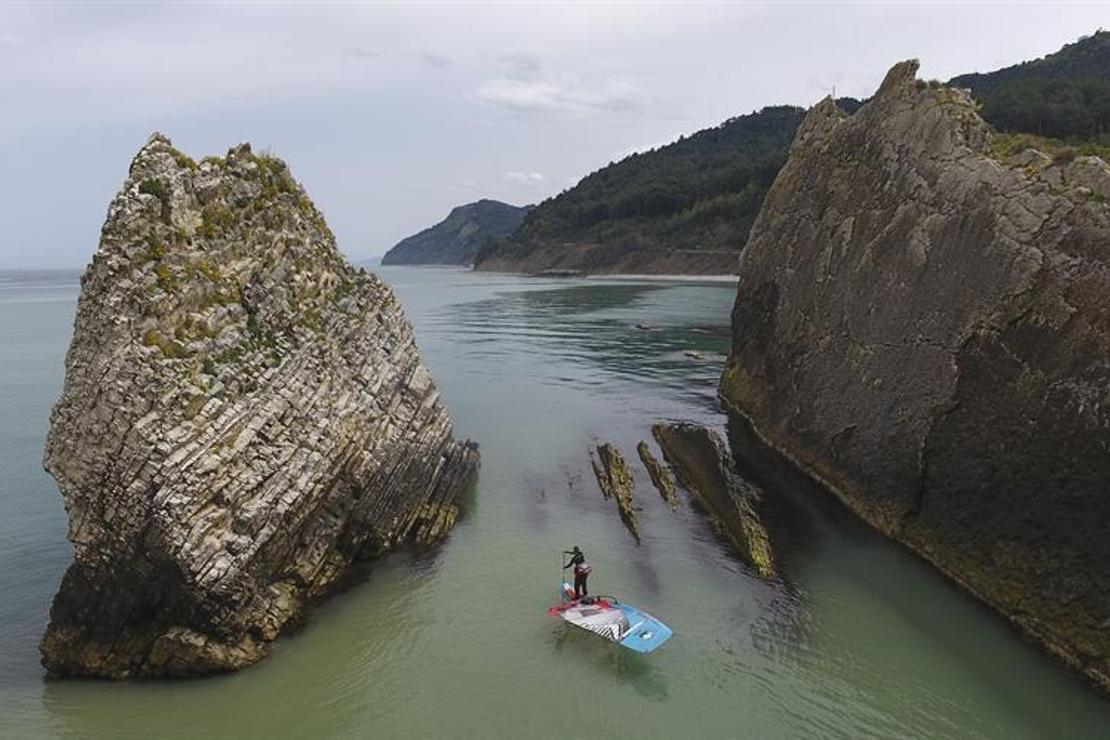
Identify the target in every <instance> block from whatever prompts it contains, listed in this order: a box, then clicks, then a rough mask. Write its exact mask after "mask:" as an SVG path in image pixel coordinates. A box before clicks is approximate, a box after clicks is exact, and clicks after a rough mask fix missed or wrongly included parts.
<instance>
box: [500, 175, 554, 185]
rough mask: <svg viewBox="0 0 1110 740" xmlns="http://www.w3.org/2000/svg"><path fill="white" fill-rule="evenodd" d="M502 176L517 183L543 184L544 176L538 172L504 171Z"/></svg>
mask: <svg viewBox="0 0 1110 740" xmlns="http://www.w3.org/2000/svg"><path fill="white" fill-rule="evenodd" d="M503 177H504V178H505V179H506V180H508V181H509V182H511V183H515V184H517V185H543V183H544V177H543V175H541V174H540V173H539V172H506V173H505V174H504V175H503Z"/></svg>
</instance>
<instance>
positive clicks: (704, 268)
mask: <svg viewBox="0 0 1110 740" xmlns="http://www.w3.org/2000/svg"><path fill="white" fill-rule="evenodd" d="M949 84H951V85H953V86H955V87H963V88H970V89H971V90H972V92H973V94H974V96H975V97H976V98H977V99H978V101H979V103H980V105H981V111H980V112H981V114H982V117H983V118H984V119H985V120H986V121H987V122H988V123H990V124H991V125H992V126H993V127H994V128H995V129H996V130H998V131H1000V132H1002V133H1003V134H1007V135H1006V136H1000V137H998V141H997V143H998V146H999V147H1000V148H1002V149H1004V150H1006V152H1010V153H1012V152H1011V150H1018V149H1024V148H1027V147H1029V146H1033V147H1035V148H1039V149H1041V150H1042V151H1048V150H1052V151H1057V152H1062V154H1061V156H1076V155H1083V154H1099V155H1102V156H1103V157H1104V158H1106V154H1107V152H1110V32H1106V31H1098V32H1096V33H1094V34H1092V35H1091V36H1087V37H1084V38H1081V39H1079V40H1078V41H1076V42H1075V43H1072V44H1068V45H1067V46H1065V47H1064V48H1062V49H1061V50H1060V51H1058V52H1056V53H1054V54H1049V55H1047V56H1045V57H1044V58H1042V59H1037V60H1034V61H1030V62H1024V63H1022V64H1017V65H1014V66H1011V67H1006V68H1005V69H1000V70H997V71H994V72H989V73H983V74H980V73H975V74H967V75H961V76H958V77H955V78H953V79H952V80H951V82H950V83H949ZM836 104H837V106H838V107H839V108H840V109H841V110H842V111H844V112H846V113H849V114H851V113H854V112H855V111H856V110H857V109H858V108H859V107H860V105H861V102H860V101H858V100H854V99H851V98H842V99H839V100H837V101H836ZM803 115H804V111H803V109H801V108H798V107H794V106H773V107H768V108H764V109H763V110H761V111H758V112H755V113H751V114H749V115H745V116H738V117H736V118H732V119H729V120H728V121H725V122H724V123H722V124H721V125H719V126H716V127H714V128H710V129H706V130H704V131H699V132H697V133H695V134H693V135H691V136H687V137H683V138H681V139H679V140H678V141H676V142H674V143H673V144H669V145H667V146H663V147H659V148H657V149H653V150H651V151H647V152H643V153H639V154H633V155H631V156H629V157H626V158H625V159H623V160H621V161H620V162H616V163H611V164H609V165H608V166H607V167H603V168H602V169H600V170H598V171H596V172H594V173H592V174H590V175H588V176H587V177H585V178H583V180H582V181H581V182H579V183H578V185H576V186H575V187H573V188H571V189H569V190H567V191H564V192H563V193H561V194H559V195H558V196H555V197H554V198H550V199H548V200H546V201H544V202H543V203H541V204H540V205H539V206H537V207H536V208H535V210H533V211H532V212H531V213H530V214H528V216H527V217H526V218H525V219H524V222H523V223H522V224H521V226H520V228H519V229H517V230H516V231H515V232H514V233H513V234H512V235H511V236H510V237H509V238H508V239H506V240H502V241H497V242H491V243H490V244H489V245H488V246H486V247H484V248H483V249H482V250H480V251H479V253H478V255H477V256H476V257H475V267H476V268H477V269H481V270H504V271H516V272H533V273H538V272H545V271H551V270H555V271H568V272H583V273H630V272H631V273H690V274H696V273H733V272H735V271H736V265H737V255H738V254H739V252H740V250H741V249H743V247H744V245H745V244H746V242H747V239H748V232H749V231H750V230H751V227H752V224H753V223H754V221H755V218H756V216H757V215H758V213H759V211H760V209H761V207H762V205H763V200H764V197H765V196H766V194H767V190H768V188H770V186H771V183H772V182H774V180H775V178H776V176H777V175H778V172H779V170H780V168H781V167H782V166H783V164H784V163H785V161H786V158H787V154H788V152H789V149H790V145H791V143H792V142H793V139H794V133H795V131H796V129H797V127H798V125H799V122H800V121H801V119H802V117H803ZM1057 140H1058V141H1057ZM1004 153H1005V152H1004Z"/></svg>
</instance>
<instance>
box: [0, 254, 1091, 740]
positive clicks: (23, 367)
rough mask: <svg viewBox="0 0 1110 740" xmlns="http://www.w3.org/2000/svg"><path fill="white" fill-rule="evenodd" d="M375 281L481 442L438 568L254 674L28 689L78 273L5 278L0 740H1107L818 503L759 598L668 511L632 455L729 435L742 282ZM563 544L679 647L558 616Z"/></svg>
mask: <svg viewBox="0 0 1110 740" xmlns="http://www.w3.org/2000/svg"><path fill="white" fill-rule="evenodd" d="M380 274H381V275H382V276H383V277H384V278H385V279H386V280H387V281H389V282H390V283H391V284H393V285H394V286H395V288H396V290H397V292H398V294H399V296H400V298H401V299H402V302H403V303H404V305H405V307H406V312H407V314H408V316H409V318H410V319H411V320H412V321H413V323H414V324H415V326H416V332H417V337H418V340H419V343H420V346H421V350H422V352H423V354H424V357H425V359H426V361H427V363H428V365H429V366H430V368H431V370H432V372H433V374H434V375H435V377H436V379H437V381H438V383H439V385H440V387H441V388H442V390H443V392H444V394H445V396H446V398H447V401H448V404H449V406H450V408H451V411H452V414H453V417H454V419H455V422H456V431H457V433H458V434H459V435H461V436H467V437H470V438H473V439H475V440H478V441H479V442H480V443H481V450H482V471H481V477H480V481H479V483H478V485H477V486H476V488H475V490H474V491H473V492H472V493H471V494H470V495H469V496H468V499H467V502H466V507H467V513H466V516H465V517H464V518H463V519H462V520H461V521H460V523H459V525H458V527H457V528H456V530H455V532H454V533H453V534H452V536H451V537H450V539H449V540H448V541H447V543H446V544H445V545H444V546H443V547H441V548H439V549H438V550H436V551H434V552H432V553H429V554H423V555H412V554H403V555H399V556H394V557H391V558H389V559H387V560H385V561H382V562H379V563H377V564H375V565H374V566H373V567H372V571H371V573H370V574H369V576H368V578H367V579H366V580H365V581H364V582H362V583H360V584H359V585H357V586H355V587H353V588H352V589H350V590H349V591H347V592H346V593H343V594H341V595H339V596H337V597H336V598H334V599H332V600H331V601H329V602H327V603H326V604H325V605H323V606H322V607H321V608H319V609H317V610H316V611H315V612H314V613H313V614H312V617H311V618H310V620H309V622H308V624H307V625H306V627H305V628H304V629H303V630H301V631H300V632H298V633H297V634H295V635H292V636H290V637H288V638H285V639H282V640H280V641H278V643H276V645H275V647H274V650H273V654H272V656H271V657H270V658H269V659H268V660H266V661H265V662H263V663H261V664H259V665H258V666H256V667H254V668H251V669H249V670H247V671H244V672H242V673H239V674H236V675H232V676H224V677H218V678H213V679H204V680H196V681H183V682H126V683H115V684H113V683H106V682H88V681H86V682H74V681H70V682H45V681H43V680H42V672H41V669H40V668H39V665H38V652H37V641H38V639H39V636H40V635H41V632H42V629H43V626H44V624H45V619H46V611H47V609H48V607H49V602H50V599H51V597H52V595H53V592H54V590H55V589H56V588H57V585H58V582H59V580H60V578H61V574H62V572H63V570H64V569H65V567H66V565H67V564H68V561H69V557H70V551H69V546H68V544H67V543H66V542H65V515H64V512H63V510H62V505H61V499H60V497H59V495H58V493H57V489H56V487H55V486H54V484H53V481H52V480H51V479H50V478H49V477H48V476H47V475H46V474H45V473H43V472H42V470H41V463H40V460H41V455H42V442H43V438H44V435H45V432H46V429H47V425H48V422H49V409H50V405H51V403H52V402H53V401H54V399H55V398H56V397H57V394H58V391H59V389H60V384H61V380H62V371H63V366H62V363H63V357H64V352H65V348H66V345H67V344H68V341H69V336H70V331H71V326H72V320H73V310H74V303H75V299H76V294H77V282H76V274H60V273H39V274H29V273H20V274H13V273H7V274H4V273H0V347H2V348H3V362H2V363H0V411H2V413H0V462H2V469H3V471H4V476H3V478H2V479H0V736H10V737H43V736H60V737H136V738H139V737H142V738H147V737H152V736H159V737H182V738H184V737H214V736H218V737H225V736H234V737H263V736H280V737H300V736H304V737H310V736H311V737H324V736H333V735H334V736H348V737H351V736H358V737H365V736H376V737H400V736H405V737H427V736H455V737H476V738H477V737H481V738H486V737H536V736H555V735H557V736H560V737H598V736H599V735H601V734H609V735H615V736H631V735H636V736H640V737H761V738H762V737H789V736H813V735H822V736H828V735H834V736H851V737H863V736H884V737H885V736H933V737H935V736H946V737H956V736H959V737H1008V738H1009V737H1062V736H1066V737H1096V736H1100V735H1102V736H1105V734H1106V729H1107V727H1110V705H1108V703H1107V702H1105V701H1104V700H1103V699H1102V697H1101V696H1100V695H1098V694H1096V693H1095V692H1094V691H1092V690H1090V689H1089V688H1088V687H1087V686H1086V685H1085V684H1084V683H1083V682H1082V681H1080V680H1079V679H1078V678H1076V677H1075V676H1073V675H1072V674H1071V673H1070V672H1068V671H1066V670H1064V669H1062V668H1060V667H1059V666H1057V665H1056V664H1055V663H1053V662H1052V661H1051V660H1049V659H1048V658H1046V657H1045V656H1043V655H1042V654H1041V653H1039V652H1038V651H1037V650H1035V649H1033V648H1031V647H1029V646H1028V645H1026V644H1025V643H1024V642H1023V641H1022V640H1021V639H1020V638H1019V637H1018V636H1017V635H1016V634H1015V633H1014V632H1013V631H1012V630H1011V629H1009V628H1008V627H1007V626H1006V625H1005V624H1004V623H1003V621H1002V620H1000V619H999V618H997V617H996V616H995V615H993V614H991V613H990V612H989V611H988V610H987V609H985V608H983V607H982V606H980V605H979V604H977V603H975V602H973V601H972V600H970V599H969V598H967V597H965V596H964V595H963V594H962V593H960V592H959V591H957V590H956V589H955V588H953V587H951V586H950V585H949V584H948V583H947V582H946V581H944V580H943V579H942V578H941V577H940V576H939V575H937V574H936V573H934V572H933V571H932V570H930V569H929V568H928V567H926V566H925V565H924V564H922V563H921V562H920V561H919V560H917V559H916V558H915V557H913V556H912V555H910V554H908V553H906V552H904V551H903V550H902V549H900V548H899V547H898V546H896V545H894V544H892V543H889V542H887V541H885V540H883V539H882V538H880V537H878V536H877V535H875V534H873V533H872V532H870V531H869V530H866V529H865V528H863V527H862V526H860V525H859V524H858V523H857V522H856V521H855V520H853V519H852V518H851V517H849V516H847V515H845V514H844V512H842V511H840V510H839V509H838V508H837V507H835V506H831V505H829V504H828V502H825V501H821V500H815V499H814V498H813V497H811V496H807V495H803V494H801V493H800V492H797V491H791V490H781V491H769V492H768V496H771V497H774V500H775V502H776V505H775V506H774V507H773V509H774V512H775V515H774V517H773V518H774V521H773V522H772V524H773V525H775V526H776V527H777V532H778V534H777V538H776V542H775V545H776V547H777V549H778V550H779V554H780V559H781V562H782V567H783V570H784V580H783V582H781V583H774V584H768V583H764V582H761V581H760V580H759V579H757V578H755V577H754V576H753V575H752V574H751V573H750V572H749V571H748V570H747V568H746V567H745V566H743V565H742V564H741V563H739V562H738V561H737V560H736V559H734V558H733V557H732V556H731V555H730V554H729V553H728V551H727V550H726V549H725V548H724V547H723V546H722V545H721V544H720V542H719V541H718V539H717V538H716V537H715V536H714V534H713V532H712V530H711V529H710V527H709V526H708V525H707V524H706V522H705V521H704V519H703V518H702V517H701V516H700V515H699V514H698V513H697V512H696V511H694V510H692V509H691V508H690V506H689V505H688V503H687V502H686V501H685V500H684V501H683V504H682V506H681V508H680V509H679V511H678V512H677V513H672V512H671V511H670V509H669V508H668V507H666V506H665V505H664V503H663V502H662V501H661V499H660V498H659V497H658V495H657V494H656V493H655V491H654V489H652V488H651V487H650V485H649V484H648V479H647V475H646V473H645V472H644V471H643V470H642V468H641V467H640V465H639V461H638V459H637V458H636V455H635V443H636V442H637V441H639V440H640V439H648V438H649V428H650V425H651V424H652V423H653V422H655V421H657V420H660V419H691V420H694V421H699V422H703V423H707V424H713V425H718V426H719V425H721V424H722V423H723V421H724V420H723V419H722V418H721V416H720V414H719V411H718V409H717V405H716V403H715V400H714V386H715V382H716V378H717V375H718V373H719V371H720V366H721V362H722V361H723V356H724V352H725V351H726V350H727V342H728V339H727V334H726V333H725V331H724V330H725V328H726V326H727V323H728V315H729V310H730V308H731V303H732V297H733V288H732V287H731V286H729V285H722V284H712V283H709V284H705V283H700V284H699V283H677V282H644V281H632V282H629V281H613V280H609V281H606V280H596V279H589V280H530V279H524V278H516V277H509V276H496V275H492V276H491V275H482V274H474V273H468V272H464V271H460V270H444V269H429V268H382V269H381V270H380ZM637 325H641V327H642V328H638V326H637ZM689 353H693V356H691V355H690V354H689ZM595 440H609V441H613V442H615V443H617V444H618V445H619V446H620V447H621V448H622V450H623V451H624V452H625V455H626V457H627V458H629V460H630V462H632V463H633V466H634V470H633V472H634V474H635V475H636V477H637V484H638V489H637V494H636V495H637V497H638V502H639V505H640V506H641V508H642V511H641V513H640V518H641V531H642V533H643V543H642V544H641V545H640V546H637V545H636V544H635V542H634V540H633V539H632V538H631V536H629V535H628V534H627V532H625V530H624V529H623V527H622V525H621V523H620V521H619V519H618V518H617V516H616V511H615V508H614V507H613V505H612V503H610V502H606V501H604V500H603V499H602V498H601V495H600V493H599V491H598V489H597V487H596V484H595V483H594V481H593V479H592V477H591V474H590V472H589V465H588V458H587V449H588V445H589V444H590V443H591V441H595ZM574 544H578V545H581V546H582V547H583V548H584V549H585V550H586V552H587V554H588V556H589V559H590V561H591V563H592V564H593V565H594V574H593V575H592V577H591V580H590V584H591V587H592V589H593V590H595V591H601V592H607V593H612V594H616V595H617V596H619V597H621V598H622V599H624V600H627V601H629V602H632V603H635V604H638V605H640V606H641V607H643V608H646V609H648V610H649V611H651V612H652V613H654V614H656V615H657V616H659V617H660V618H662V619H664V620H665V621H667V622H668V623H669V624H670V625H671V626H672V627H673V628H674V629H675V632H676V636H675V637H674V638H673V639H672V640H671V641H670V642H669V643H668V644H667V645H665V646H664V647H663V648H661V649H660V650H659V651H657V652H656V653H653V654H652V655H650V656H639V655H636V654H632V653H629V652H626V651H623V650H621V649H619V648H616V647H614V646H612V645H609V644H606V643H603V642H601V641H600V640H599V639H598V638H597V637H595V636H593V635H589V634H586V633H581V632H571V631H568V630H567V629H566V628H565V627H564V626H563V625H562V624H561V623H560V622H557V621H555V620H552V619H551V618H550V617H548V616H547V615H546V613H545V610H546V607H547V606H548V605H549V604H550V603H551V602H552V600H553V599H554V592H555V588H556V586H557V583H558V579H559V566H560V562H559V558H560V551H561V550H562V549H563V548H567V547H569V546H571V545H574Z"/></svg>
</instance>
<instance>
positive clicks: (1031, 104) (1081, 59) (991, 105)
mask: <svg viewBox="0 0 1110 740" xmlns="http://www.w3.org/2000/svg"><path fill="white" fill-rule="evenodd" d="M949 84H952V85H955V86H958V87H968V88H971V90H972V92H974V93H975V96H976V97H977V98H979V100H981V101H982V103H983V109H982V115H983V118H985V119H986V120H987V122H989V123H990V124H991V125H992V126H994V127H995V128H996V129H998V130H999V131H1006V132H1020V133H1029V134H1036V135H1039V136H1050V137H1054V138H1059V139H1065V140H1069V141H1073V142H1080V141H1082V142H1091V141H1101V142H1102V143H1110V138H1108V137H1110V32H1108V31H1101V30H1100V31H1098V32H1097V33H1095V34H1093V35H1091V36H1087V37H1085V38H1082V39H1080V40H1078V41H1076V42H1075V43H1073V44H1068V45H1067V46H1065V47H1064V48H1062V49H1061V50H1060V51H1058V52H1056V53H1055V54H1049V55H1048V56H1046V57H1044V58H1042V59H1037V60H1034V61H1031V62H1023V63H1021V64H1015V65H1014V66H1012V67H1006V68H1005V69H1000V70H997V71H995V72H989V73H986V74H967V75H960V76H959V77H954V78H952V80H951V82H950V83H949Z"/></svg>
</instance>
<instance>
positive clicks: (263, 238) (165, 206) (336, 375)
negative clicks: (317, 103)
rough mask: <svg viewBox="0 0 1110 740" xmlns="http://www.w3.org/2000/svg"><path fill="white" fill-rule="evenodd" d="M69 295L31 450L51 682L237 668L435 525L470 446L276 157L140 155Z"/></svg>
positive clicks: (375, 289)
mask: <svg viewBox="0 0 1110 740" xmlns="http://www.w3.org/2000/svg"><path fill="white" fill-rule="evenodd" d="M81 286H82V289H81V298H80V301H79V302H78V307H77V318H76V322H75V327H74V335H73V341H72V344H71V345H70V349H69V353H68V355H67V356H66V379H65V387H64V390H63V392H62V396H61V398H60V399H59V401H58V403H57V405H56V406H55V408H54V412H53V416H52V419H51V429H50V434H49V437H48V439H47V444H46V457H45V465H46V468H47V470H48V471H49V472H50V473H51V474H52V475H53V476H54V478H55V479H56V480H57V482H58V485H59V487H60V488H61V492H62V496H63V498H64V501H65V507H66V511H67V513H68V515H69V539H70V540H71V541H72V543H73V546H74V551H75V556H74V562H73V565H72V566H71V567H70V568H69V570H68V571H67V573H66V575H65V577H64V579H63V581H62V585H61V589H60V591H59V592H58V595H57V596H56V597H55V600H54V605H53V608H52V609H51V615H50V624H49V627H48V628H47V632H46V635H45V636H44V638H43V640H42V646H41V647H42V655H43V664H44V665H45V666H46V668H47V670H48V672H49V673H50V674H52V675H57V676H66V675H87V676H104V677H113V678H119V677H124V676H140V675H155V676H168V675H195V674H201V673H208V672H213V671H222V670H233V669H237V668H240V667H242V666H245V665H247V664H250V663H252V662H254V661H256V660H258V659H259V658H261V657H262V656H263V654H264V652H265V647H266V644H267V643H268V642H269V641H270V640H273V639H274V638H275V637H276V636H277V635H278V633H279V632H280V631H281V630H282V628H283V627H284V626H285V625H286V624H288V623H290V621H291V620H295V619H296V618H297V617H298V616H299V615H300V614H301V613H302V610H303V609H304V608H305V606H306V604H308V603H309V602H311V601H312V600H314V599H317V598H319V597H321V596H323V595H325V594H327V593H328V592H329V591H330V590H331V589H332V588H333V587H334V586H335V585H336V584H337V583H338V582H339V581H340V580H341V579H342V578H343V577H344V575H345V574H346V573H347V572H348V571H349V569H350V566H351V564H352V562H353V561H355V560H356V559H358V558H360V557H366V556H369V555H373V554H378V553H381V552H384V551H387V550H389V549H391V548H393V547H395V546H397V545H400V544H403V543H409V542H415V543H430V542H433V541H435V540H436V539H438V538H439V537H441V536H443V535H444V534H445V533H446V531H447V530H448V529H450V527H451V525H452V523H453V522H454V519H455V516H456V514H457V511H458V510H457V505H456V503H455V502H456V497H457V496H458V494H459V493H460V491H461V490H462V489H463V488H464V487H465V486H466V485H467V483H468V481H469V480H470V479H471V478H472V476H473V473H474V471H475V469H476V466H477V460H478V455H477V451H476V449H475V448H474V447H473V445H471V444H469V443H461V442H458V441H455V440H454V439H453V438H452V434H451V421H450V418H449V417H448V414H447V410H446V409H445V408H444V405H443V402H442V400H441V399H440V396H439V394H438V392H437V391H436V388H435V385H434V383H433V382H432V379H431V377H430V376H429V374H428V371H427V370H426V369H425V368H424V366H423V365H422V364H421V361H420V356H419V354H418V352H417V348H416V345H415V344H414V341H413V334H412V328H411V327H410V325H409V323H408V321H407V320H406V319H405V317H404V314H403V313H402V311H401V307H400V306H399V305H398V303H397V300H396V298H395V297H394V295H393V293H392V291H391V290H390V289H389V288H388V287H387V286H386V285H385V284H383V283H382V282H381V281H380V280H378V279H377V278H376V277H375V276H373V275H371V274H367V273H366V272H364V271H361V270H356V269H354V268H352V267H351V266H350V265H348V264H347V262H346V261H345V260H344V259H343V258H342V256H341V255H340V254H339V252H338V251H337V249H336V246H335V239H334V237H333V236H332V234H331V231H330V230H329V229H328V227H327V225H326V224H325V223H324V220H323V218H322V217H321V215H320V213H319V212H318V211H317V210H316V208H315V206H314V205H313V204H312V202H311V201H310V200H309V199H308V197H307V196H306V195H305V193H304V191H303V190H302V189H301V187H300V186H299V185H298V184H297V183H296V182H295V181H294V180H293V178H292V176H291V175H290V174H289V171H288V169H287V168H286V166H285V164H284V163H283V162H282V161H281V160H279V159H276V158H274V157H270V156H258V155H256V154H254V153H252V152H251V150H250V147H249V146H247V145H243V146H240V147H238V148H236V149H233V150H231V151H230V152H229V153H228V156H227V157H226V158H218V157H211V158H206V159H205V160H203V161H202V162H201V163H200V164H197V163H195V162H193V161H192V160H191V159H189V158H188V157H186V156H185V155H183V154H182V153H180V152H178V151H177V150H175V149H174V148H173V147H172V146H171V144H170V142H169V140H168V139H166V138H164V137H162V136H160V135H155V136H153V137H152V138H151V139H150V141H149V142H148V143H147V145H146V146H144V147H143V149H142V150H141V151H140V152H139V153H138V155H137V156H136V157H135V159H134V161H133V162H132V164H131V170H130V174H129V176H128V178H127V181H126V183H124V186H123V189H122V190H121V191H120V193H119V195H117V196H116V198H115V200H114V201H113V202H112V204H111V206H110V207H109V210H108V219H107V222H106V223H105V225H104V228H103V232H102V234H101V241H100V247H99V249H98V251H97V253H96V255H95V256H94V257H93V261H92V264H91V265H90V266H89V267H88V269H87V271H86V272H85V275H84V277H83V278H82V281H81Z"/></svg>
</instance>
